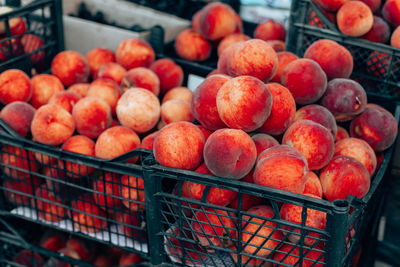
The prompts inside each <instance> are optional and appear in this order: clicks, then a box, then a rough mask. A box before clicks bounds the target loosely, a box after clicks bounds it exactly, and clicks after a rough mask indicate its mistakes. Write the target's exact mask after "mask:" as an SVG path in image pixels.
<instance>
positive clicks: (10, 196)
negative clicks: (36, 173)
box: [2, 177, 39, 206]
mask: <svg viewBox="0 0 400 267" xmlns="http://www.w3.org/2000/svg"><path fill="white" fill-rule="evenodd" d="M37 186H39V180H38V179H35V178H30V177H27V178H25V179H24V180H23V181H22V180H19V181H17V180H5V181H4V183H3V185H2V187H3V192H4V195H5V197H6V199H7V201H8V202H10V203H11V204H14V205H16V206H31V205H32V202H31V201H32V200H33V196H34V195H35V192H34V188H36V187H37Z"/></svg>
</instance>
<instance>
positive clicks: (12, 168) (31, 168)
mask: <svg viewBox="0 0 400 267" xmlns="http://www.w3.org/2000/svg"><path fill="white" fill-rule="evenodd" d="M1 163H2V169H3V172H4V173H5V174H6V175H7V176H10V177H12V178H14V179H19V180H22V179H26V178H29V177H30V174H29V173H30V172H31V173H32V172H36V171H38V170H39V166H38V164H37V162H35V157H34V155H33V152H32V151H29V150H25V149H23V148H19V147H16V146H11V145H3V147H2V149H1Z"/></svg>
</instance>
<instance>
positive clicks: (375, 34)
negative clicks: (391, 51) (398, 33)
mask: <svg viewBox="0 0 400 267" xmlns="http://www.w3.org/2000/svg"><path fill="white" fill-rule="evenodd" d="M361 38H363V39H366V40H369V41H371V42H376V43H382V44H386V43H387V42H388V41H389V38H390V27H389V24H387V22H386V21H385V20H383V19H382V18H380V17H377V16H374V23H373V24H372V28H371V30H370V31H369V32H367V33H366V34H364V35H363V36H361Z"/></svg>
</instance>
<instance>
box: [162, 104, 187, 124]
mask: <svg viewBox="0 0 400 267" xmlns="http://www.w3.org/2000/svg"><path fill="white" fill-rule="evenodd" d="M160 115H161V119H162V120H163V121H164V122H165V123H166V124H170V123H172V122H177V121H188V122H193V115H192V111H191V110H190V102H187V101H184V100H181V99H171V100H168V101H167V102H165V103H163V104H162V105H161V112H160Z"/></svg>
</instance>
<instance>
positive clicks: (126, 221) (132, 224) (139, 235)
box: [119, 212, 147, 242]
mask: <svg viewBox="0 0 400 267" xmlns="http://www.w3.org/2000/svg"><path fill="white" fill-rule="evenodd" d="M119 220H120V221H121V224H120V225H119V226H120V227H122V230H123V231H124V234H125V235H127V236H128V237H130V238H132V239H134V240H140V242H143V241H146V240H147V232H146V229H145V227H146V221H145V219H144V216H143V214H141V213H134V212H123V214H122V217H121V218H120V219H119Z"/></svg>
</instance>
